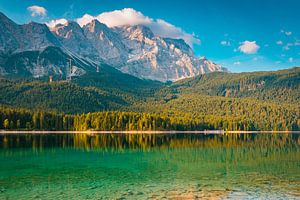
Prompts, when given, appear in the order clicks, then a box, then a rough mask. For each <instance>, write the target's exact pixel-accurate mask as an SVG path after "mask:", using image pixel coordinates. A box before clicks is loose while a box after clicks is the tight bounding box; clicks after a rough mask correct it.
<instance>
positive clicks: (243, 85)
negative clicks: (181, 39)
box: [0, 66, 300, 130]
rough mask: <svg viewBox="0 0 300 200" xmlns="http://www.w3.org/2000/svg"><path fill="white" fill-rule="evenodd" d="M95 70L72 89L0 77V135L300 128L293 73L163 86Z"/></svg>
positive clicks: (297, 74)
mask: <svg viewBox="0 0 300 200" xmlns="http://www.w3.org/2000/svg"><path fill="white" fill-rule="evenodd" d="M101 69H102V70H101V71H100V72H99V73H94V74H93V73H87V74H85V75H84V76H82V77H78V78H75V79H74V80H73V81H72V82H65V81H60V80H59V77H55V81H54V82H52V83H48V82H47V81H45V80H43V79H35V80H30V79H7V78H0V94H1V95H0V104H1V105H3V107H2V108H1V109H0V125H1V127H0V128H6V129H7V128H10V129H30V130H32V129H34V130H52V129H53V130H205V129H223V130H299V129H300V117H299V116H300V105H299V100H300V68H293V69H289V70H282V71H277V72H255V73H241V74H231V73H211V74H206V75H200V76H198V77H195V78H191V79H186V80H181V81H178V82H175V83H165V84H163V83H159V82H154V81H147V80H141V79H138V78H135V77H132V76H130V75H126V74H123V73H121V72H119V71H118V70H116V69H113V68H111V67H109V66H102V68H101ZM19 108H27V109H31V110H32V111H28V110H26V109H19ZM108 111H110V112H108ZM63 113H67V114H63ZM84 113H86V114H84ZM6 119H7V121H6V122H5V126H4V121H5V120H6Z"/></svg>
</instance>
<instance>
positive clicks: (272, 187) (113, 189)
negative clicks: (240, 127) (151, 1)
mask: <svg viewBox="0 0 300 200" xmlns="http://www.w3.org/2000/svg"><path fill="white" fill-rule="evenodd" d="M257 198H259V199H300V135H299V134H271V133H270V134H267V133H264V134H259V133H258V134H251V133H247V134H228V135H222V134H81V133H80V134H71V133H69V134H45V133H43V134H0V199H14V200H15V199H257Z"/></svg>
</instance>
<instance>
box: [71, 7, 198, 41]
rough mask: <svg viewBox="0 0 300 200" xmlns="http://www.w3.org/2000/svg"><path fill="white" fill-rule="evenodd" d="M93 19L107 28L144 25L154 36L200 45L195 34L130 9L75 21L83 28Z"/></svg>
mask: <svg viewBox="0 0 300 200" xmlns="http://www.w3.org/2000/svg"><path fill="white" fill-rule="evenodd" d="M93 19H97V20H98V21H100V22H101V23H104V24H106V25H107V26H108V27H115V26H122V25H146V26H148V27H149V28H150V29H151V30H152V31H153V33H154V34H155V35H158V36H161V37H169V38H174V39H183V40H184V41H185V42H186V43H187V44H189V45H190V46H193V45H194V44H200V40H199V39H198V38H197V37H196V36H195V34H189V33H186V32H185V31H184V30H182V29H181V28H179V27H176V26H174V25H172V24H170V23H168V22H166V21H164V20H162V19H156V20H155V19H152V18H150V17H147V16H145V15H144V14H143V13H141V12H139V11H136V10H134V9H132V8H124V9H122V10H115V11H112V12H104V13H101V14H99V15H98V16H91V15H89V14H85V15H83V16H82V17H81V18H78V19H77V20H76V21H77V23H78V24H79V25H80V26H84V25H86V24H88V23H89V22H91V21H92V20H93Z"/></svg>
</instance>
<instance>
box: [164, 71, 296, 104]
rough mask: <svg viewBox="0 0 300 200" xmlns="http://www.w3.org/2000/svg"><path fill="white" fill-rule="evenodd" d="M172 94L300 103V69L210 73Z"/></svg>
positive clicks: (182, 83)
mask: <svg viewBox="0 0 300 200" xmlns="http://www.w3.org/2000/svg"><path fill="white" fill-rule="evenodd" d="M169 90H173V91H176V92H175V93H183V94H201V95H210V96H224V97H252V98H257V99H260V100H274V101H279V102H293V103H297V102H300V67H295V68H292V69H286V70H279V71H274V72H251V73H210V74H205V75H200V76H197V77H194V78H190V79H185V80H181V81H177V82H175V83H173V84H172V85H171V86H170V87H169Z"/></svg>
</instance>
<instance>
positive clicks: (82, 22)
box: [76, 14, 95, 27]
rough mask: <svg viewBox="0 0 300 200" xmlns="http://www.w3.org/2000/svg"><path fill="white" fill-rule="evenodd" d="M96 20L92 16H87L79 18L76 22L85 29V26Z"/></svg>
mask: <svg viewBox="0 0 300 200" xmlns="http://www.w3.org/2000/svg"><path fill="white" fill-rule="evenodd" d="M94 19H95V17H93V16H92V15H89V14H85V15H83V16H82V17H81V18H78V19H77V20H76V21H77V23H78V24H79V25H80V26H81V27H83V26H84V25H86V24H88V23H90V22H91V21H92V20H94Z"/></svg>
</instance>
